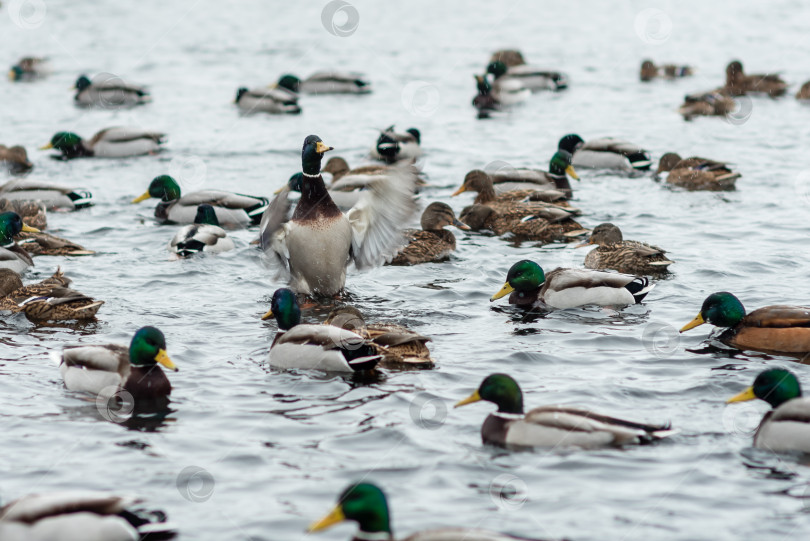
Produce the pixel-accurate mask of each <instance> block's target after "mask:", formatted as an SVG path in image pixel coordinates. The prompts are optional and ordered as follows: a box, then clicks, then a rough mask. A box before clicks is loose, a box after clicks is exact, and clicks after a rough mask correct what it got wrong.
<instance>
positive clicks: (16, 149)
mask: <svg viewBox="0 0 810 541" xmlns="http://www.w3.org/2000/svg"><path fill="white" fill-rule="evenodd" d="M0 164H2V166H3V168H4V169H7V170H8V172H9V173H11V174H14V175H18V174H20V173H27V172H28V171H30V170H31V169H33V168H34V164H33V163H31V162H30V161H29V160H28V153H27V152H26V151H25V148H23V147H21V146H19V145H16V146H13V147H7V146H5V145H0Z"/></svg>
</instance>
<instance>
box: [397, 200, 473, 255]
mask: <svg viewBox="0 0 810 541" xmlns="http://www.w3.org/2000/svg"><path fill="white" fill-rule="evenodd" d="M421 224H422V229H421V230H419V229H406V230H405V232H404V233H405V237H406V238H408V245H407V246H405V247H404V248H402V249H401V250H400V251H399V252H397V255H395V256H394V259H392V260H391V263H389V264H390V265H417V264H419V263H429V262H431V261H441V260H443V259H447V257H449V256H450V254H451V253H452V252H453V251H454V250H455V249H456V237H455V235H453V233H451V232H450V231H447V230H446V229H445V227H447V226H450V225H452V226H455V227H457V228H459V229H462V230H464V231H469V229H470V228H469V226H467V225H466V224H464V223H462V222H460V221H459V220H458V219H457V218H456V215H455V213H454V212H453V209H452V208H450V205H448V204H447V203H440V202H438V201H436V202H433V203H431V204H430V205H428V206H427V208H426V209H425V211H424V212H423V213H422V220H421Z"/></svg>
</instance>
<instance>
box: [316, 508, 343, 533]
mask: <svg viewBox="0 0 810 541" xmlns="http://www.w3.org/2000/svg"><path fill="white" fill-rule="evenodd" d="M344 520H346V515H344V514H343V509H341V508H340V506H337V507H335V508H334V509H332V512H331V513H329V514H328V515H326V516H325V517H323V518H322V519H320V520H316V521H315V522H313V523H312V524H310V525H309V528H307V531H308V532H318V531H320V530H325V529H326V528H329V527H331V526H334V525H335V524H338V523H340V522H343V521H344Z"/></svg>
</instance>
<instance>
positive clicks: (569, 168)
mask: <svg viewBox="0 0 810 541" xmlns="http://www.w3.org/2000/svg"><path fill="white" fill-rule="evenodd" d="M571 159H572V156H571V154H570V153H569V152H566V151H564V150H558V151H557V152H555V153H554V155H553V156H552V157H551V160H550V161H549V164H548V172H546V171H542V170H540V169H526V168H512V167H503V168H500V169H498V170H496V171H492V172H485V171H481V170H480V169H474V170H472V171H470V172H469V173H467V175H466V176H465V177H464V182H463V183H462V185H461V187H460V188H459V189H458V190H456V191H455V193H453V195H454V196H455V195H458V194H460V193H463V192H465V191H468V190H470V191H473V190H474V191H478V192H479V194H480V193H482V192H481V190H484V191H488V185H487V180H486V179H485V178H477V177H489V183H491V184H492V187H493V188H494V190H495V194H496V195H503V194H504V193H505V192H510V191H513V190H530V191H538V192H543V193H545V194H546V197H544V198H542V199H537V200H543V201H547V202H552V201H549V199H551V200H558V199H559V197H558V195H557V194H562V195H563V197H564V198H570V197H572V196H573V190H572V189H571V183H570V182H569V181H568V176H566V174H567V175H570V176H571V178H574V179H577V180H579V175H577V172H576V171H575V170H574V166H573V165H571ZM539 197H542V196H539ZM483 199H489V196H487V195H485V196H484V197H483ZM479 202H481V201H479Z"/></svg>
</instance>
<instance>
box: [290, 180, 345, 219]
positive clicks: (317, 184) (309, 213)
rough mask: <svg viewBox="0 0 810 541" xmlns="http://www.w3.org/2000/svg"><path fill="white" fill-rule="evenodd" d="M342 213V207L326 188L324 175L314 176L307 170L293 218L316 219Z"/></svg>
mask: <svg viewBox="0 0 810 541" xmlns="http://www.w3.org/2000/svg"><path fill="white" fill-rule="evenodd" d="M340 214H341V212H340V209H339V208H338V207H337V205H335V202H334V201H332V197H331V196H330V195H329V191H328V190H327V189H326V184H324V182H323V177H322V176H321V175H320V174H318V175H316V176H314V177H313V176H311V175H309V174H307V173H306V172H305V173H304V176H303V178H302V179H301V199H300V200H299V201H298V205H296V207H295V212H294V213H293V219H294V220H316V219H318V218H328V217H334V216H339V215H340Z"/></svg>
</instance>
